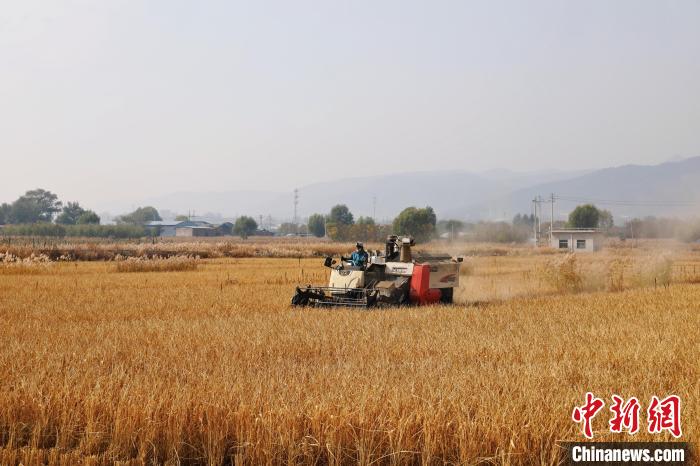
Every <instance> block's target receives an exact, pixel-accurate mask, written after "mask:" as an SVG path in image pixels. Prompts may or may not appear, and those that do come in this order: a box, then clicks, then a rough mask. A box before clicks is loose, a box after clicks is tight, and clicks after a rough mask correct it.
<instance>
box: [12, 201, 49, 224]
mask: <svg viewBox="0 0 700 466" xmlns="http://www.w3.org/2000/svg"><path fill="white" fill-rule="evenodd" d="M41 218H42V215H41V208H40V207H39V204H37V203H36V201H34V200H32V199H28V198H26V197H20V198H19V199H17V200H16V201H15V202H13V203H12V206H11V207H10V214H9V218H8V222H7V223H37V222H40V221H41Z"/></svg>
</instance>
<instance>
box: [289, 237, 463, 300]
mask: <svg viewBox="0 0 700 466" xmlns="http://www.w3.org/2000/svg"><path fill="white" fill-rule="evenodd" d="M414 245H415V242H414V240H413V238H412V237H410V236H395V235H392V236H389V237H388V238H387V241H386V245H385V248H384V251H379V250H376V251H369V258H368V261H367V264H366V265H365V266H362V267H361V266H355V265H353V263H352V262H351V261H350V260H349V259H348V258H346V257H342V256H341V257H340V262H337V261H335V260H334V259H333V258H332V257H326V259H325V262H324V266H326V267H328V268H330V279H329V282H328V286H312V285H307V286H306V287H305V288H302V287H297V289H296V293H295V295H294V297H293V298H292V304H293V305H295V306H341V307H360V308H367V307H372V306H397V305H403V304H417V305H422V304H433V303H440V302H441V303H451V302H452V300H453V295H454V288H456V287H457V286H459V267H460V264H461V262H462V258H461V257H458V258H453V257H451V256H449V255H446V254H414V253H413V250H412V248H413V246H414Z"/></svg>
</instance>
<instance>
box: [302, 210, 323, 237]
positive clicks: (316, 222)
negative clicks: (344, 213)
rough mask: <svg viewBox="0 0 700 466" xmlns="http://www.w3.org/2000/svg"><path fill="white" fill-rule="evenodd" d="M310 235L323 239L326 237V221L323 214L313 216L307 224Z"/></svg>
mask: <svg viewBox="0 0 700 466" xmlns="http://www.w3.org/2000/svg"><path fill="white" fill-rule="evenodd" d="M307 227H308V228H309V233H311V234H312V235H314V236H315V237H317V238H322V237H324V236H325V235H326V219H325V217H324V216H323V215H321V214H313V215H311V216H310V217H309V221H308V222H307Z"/></svg>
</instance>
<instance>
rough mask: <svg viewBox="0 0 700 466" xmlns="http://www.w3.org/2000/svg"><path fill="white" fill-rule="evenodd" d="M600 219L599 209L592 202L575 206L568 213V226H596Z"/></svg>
mask: <svg viewBox="0 0 700 466" xmlns="http://www.w3.org/2000/svg"><path fill="white" fill-rule="evenodd" d="M599 220H600V211H599V210H598V208H597V207H596V206H594V205H593V204H584V205H580V206H577V207H576V208H575V209H574V210H573V211H572V212H571V213H570V214H569V227H571V228H597V227H598V221H599Z"/></svg>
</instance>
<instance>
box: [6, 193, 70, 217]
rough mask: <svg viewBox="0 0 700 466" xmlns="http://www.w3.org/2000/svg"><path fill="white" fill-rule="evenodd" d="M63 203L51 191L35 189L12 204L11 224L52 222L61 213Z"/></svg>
mask: <svg viewBox="0 0 700 466" xmlns="http://www.w3.org/2000/svg"><path fill="white" fill-rule="evenodd" d="M61 205H62V203H61V201H59V200H58V196H56V195H55V194H54V193H52V192H51V191H47V190H45V189H33V190H30V191H27V192H26V193H25V194H24V196H21V197H20V198H19V199H17V200H16V201H15V202H13V203H12V207H11V210H10V223H36V222H50V221H51V220H53V216H54V214H56V213H57V212H60V211H61Z"/></svg>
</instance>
